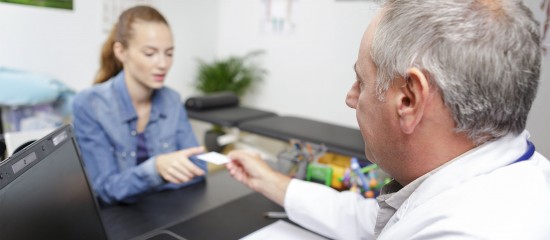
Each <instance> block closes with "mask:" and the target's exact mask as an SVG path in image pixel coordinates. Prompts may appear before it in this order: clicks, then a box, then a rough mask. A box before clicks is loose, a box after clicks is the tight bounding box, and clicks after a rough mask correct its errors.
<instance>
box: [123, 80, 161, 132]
mask: <svg viewBox="0 0 550 240" xmlns="http://www.w3.org/2000/svg"><path fill="white" fill-rule="evenodd" d="M113 81H114V88H115V92H116V93H117V94H116V98H117V99H118V102H119V106H120V111H121V114H122V121H123V122H128V121H131V120H135V119H137V114H136V110H135V109H134V106H133V105H132V100H131V98H130V93H129V92H128V88H127V86H126V82H125V81H124V70H122V71H120V72H119V73H118V74H117V75H116V76H115V77H114V79H113ZM157 92H158V90H154V91H153V96H152V98H153V99H152V102H151V104H152V105H151V115H150V116H149V121H151V122H154V121H156V120H157V119H158V118H160V117H163V118H164V117H166V111H167V109H166V107H167V106H166V104H164V103H163V101H164V99H163V98H162V96H161V94H156V93H157Z"/></svg>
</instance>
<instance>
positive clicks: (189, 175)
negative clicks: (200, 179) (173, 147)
mask: <svg viewBox="0 0 550 240" xmlns="http://www.w3.org/2000/svg"><path fill="white" fill-rule="evenodd" d="M203 152H204V147H194V148H187V149H183V150H180V151H176V152H172V153H167V154H163V155H160V156H158V157H157V160H156V166H157V170H158V172H159V174H160V176H161V177H162V178H164V180H166V181H168V182H171V183H175V184H180V183H184V182H188V181H190V180H191V179H193V178H194V177H197V176H202V175H204V171H203V170H202V169H201V168H199V167H197V166H196V165H195V164H193V162H191V161H190V160H189V157H190V156H192V155H196V154H200V153H203Z"/></svg>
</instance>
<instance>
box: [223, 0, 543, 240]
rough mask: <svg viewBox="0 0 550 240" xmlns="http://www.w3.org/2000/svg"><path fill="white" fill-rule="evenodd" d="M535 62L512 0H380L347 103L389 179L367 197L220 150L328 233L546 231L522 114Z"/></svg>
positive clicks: (250, 182)
mask: <svg viewBox="0 0 550 240" xmlns="http://www.w3.org/2000/svg"><path fill="white" fill-rule="evenodd" d="M540 67H541V42H540V35H539V32H538V24H537V23H536V21H535V20H534V19H533V16H532V14H531V12H530V11H529V10H528V9H527V8H526V7H525V6H524V5H523V4H522V2H521V1H520V0H387V1H384V3H383V5H382V8H381V10H380V11H379V13H378V14H377V16H376V17H375V18H374V19H373V21H372V22H371V24H370V25H369V27H368V28H367V30H366V32H365V34H364V36H363V39H362V41H361V46H360V49H359V56H358V59H357V61H356V64H355V72H356V76H357V77H356V81H355V82H354V83H353V86H352V87H351V89H350V91H349V92H348V95H347V99H346V103H347V105H348V106H350V107H351V108H354V109H355V110H356V115H357V122H358V124H359V128H360V130H361V133H362V136H363V138H364V140H365V154H366V156H367V158H368V159H369V160H370V161H371V162H373V163H376V164H378V165H379V166H380V167H381V168H382V169H383V170H384V171H386V172H387V173H388V174H390V175H391V176H392V177H393V180H392V181H391V182H389V183H388V184H386V185H385V186H384V188H383V189H382V192H381V195H380V196H379V197H377V199H376V200H373V199H363V198H362V197H360V196H359V195H358V194H356V193H352V192H337V191H335V190H332V189H330V188H328V187H325V186H322V185H320V184H315V183H309V182H305V181H300V180H297V179H290V178H289V177H287V176H285V175H283V174H281V173H278V172H276V171H274V170H272V169H271V168H269V167H268V165H267V164H266V163H265V162H263V161H262V160H261V159H260V158H259V157H258V156H257V155H254V154H252V153H249V152H244V151H234V152H231V153H230V154H229V157H230V158H231V159H232V162H231V163H229V164H228V165H227V168H228V169H229V171H230V173H231V174H232V175H233V176H234V177H235V178H236V179H237V180H239V181H241V182H243V183H245V184H246V185H247V186H248V187H250V188H252V189H253V190H256V191H258V192H260V193H262V194H264V195H265V196H267V197H268V198H270V199H272V200H273V201H275V202H277V203H279V204H280V205H283V206H284V207H285V209H286V211H287V213H288V215H289V218H290V219H291V220H293V221H295V222H297V223H299V224H301V225H302V226H304V227H306V228H308V229H311V230H313V231H315V232H318V233H320V234H322V235H325V236H327V237H330V238H336V239H373V238H379V239H433V238H451V239H458V238H460V239H550V225H549V223H550V162H549V161H548V159H546V158H545V157H544V156H542V155H540V154H539V153H537V152H536V151H535V147H534V145H533V143H531V142H530V141H529V140H528V138H529V133H528V132H527V131H525V123H526V120H527V115H528V113H529V109H530V108H531V104H532V102H533V100H534V98H535V95H536V91H537V86H538V78H539V73H540Z"/></svg>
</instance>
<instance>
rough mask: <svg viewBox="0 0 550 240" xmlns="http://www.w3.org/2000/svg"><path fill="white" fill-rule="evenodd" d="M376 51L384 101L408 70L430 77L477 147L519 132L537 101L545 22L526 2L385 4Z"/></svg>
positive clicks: (393, 0) (391, 0) (415, 0)
mask: <svg viewBox="0 0 550 240" xmlns="http://www.w3.org/2000/svg"><path fill="white" fill-rule="evenodd" d="M382 14H383V15H382V18H381V20H380V23H379V25H378V29H377V31H376V33H375V36H374V40H373V43H372V46H371V56H372V59H373V61H374V64H375V65H376V67H377V69H378V73H377V79H378V82H377V89H376V91H377V95H378V98H379V99H380V100H381V101H382V100H383V98H384V97H383V96H384V94H385V92H386V91H387V90H388V88H389V86H390V85H391V84H392V81H393V80H394V79H396V78H400V77H401V78H404V79H406V78H407V77H408V76H407V74H406V71H407V69H408V68H411V67H416V68H419V69H420V70H422V71H423V72H424V73H426V74H427V76H428V78H429V81H430V84H432V86H436V87H437V88H438V89H439V91H440V93H441V94H442V97H443V101H444V103H445V105H446V106H447V107H448V108H449V109H450V111H451V114H452V116H453V119H454V121H455V123H456V125H457V126H456V129H455V131H456V132H463V133H465V134H467V135H468V137H469V138H470V139H472V140H473V141H475V142H476V143H478V144H479V143H482V142H485V141H487V140H491V139H496V138H500V137H502V136H504V135H506V134H509V133H513V134H516V135H517V134H519V133H521V132H522V131H523V129H524V128H525V124H526V121H527V115H528V113H529V110H530V108H531V104H532V103H533V100H534V98H535V95H536V92H537V87H538V79H539V74H540V65H541V43H540V35H539V30H538V29H539V25H538V23H537V22H536V20H535V19H534V18H533V15H532V13H531V12H530V10H529V9H528V8H527V7H525V6H524V5H523V3H522V2H521V1H520V0H501V1H498V0H496V1H495V0H493V1H491V0H387V1H384V4H383V9H382Z"/></svg>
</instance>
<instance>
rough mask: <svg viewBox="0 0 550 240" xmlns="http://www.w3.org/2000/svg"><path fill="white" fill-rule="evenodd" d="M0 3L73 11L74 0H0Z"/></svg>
mask: <svg viewBox="0 0 550 240" xmlns="http://www.w3.org/2000/svg"><path fill="white" fill-rule="evenodd" d="M0 3H15V4H23V5H31V6H37V7H50V8H61V9H68V10H73V0H0Z"/></svg>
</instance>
